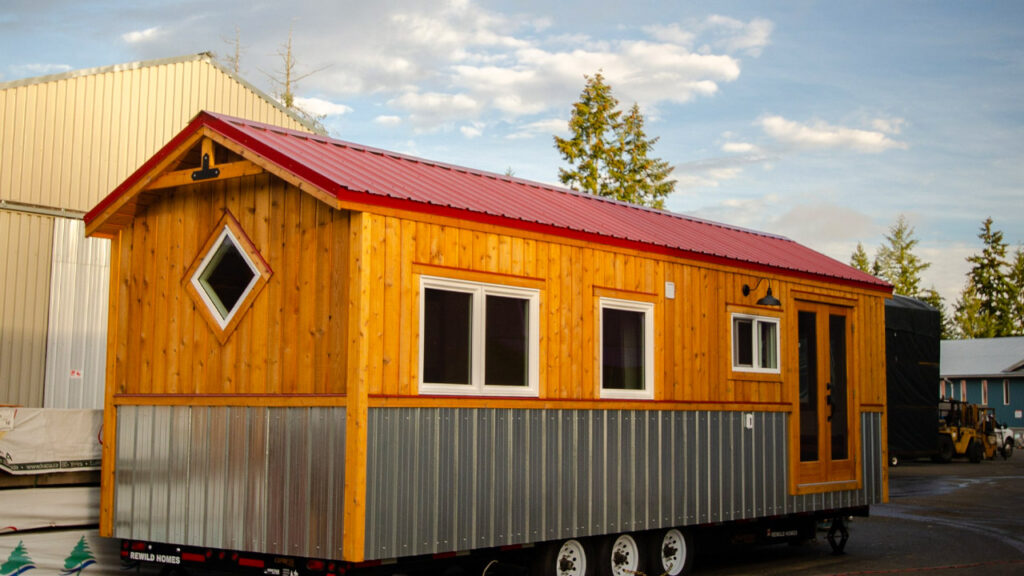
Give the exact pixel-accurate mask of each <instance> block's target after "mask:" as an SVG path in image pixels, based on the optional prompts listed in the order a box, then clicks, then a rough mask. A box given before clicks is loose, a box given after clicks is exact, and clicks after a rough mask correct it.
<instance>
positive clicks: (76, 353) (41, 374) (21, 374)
mask: <svg viewBox="0 0 1024 576" xmlns="http://www.w3.org/2000/svg"><path fill="white" fill-rule="evenodd" d="M201 110H209V111H216V112H222V113H225V114H231V115H234V116H239V117H242V118H246V119H249V120H255V121H258V122H263V123H267V124H273V125H278V126H283V127H286V128H291V129H296V130H302V131H310V132H312V131H313V126H312V125H311V124H310V123H308V122H306V121H304V120H303V119H302V118H301V117H300V116H299V115H297V114H295V113H294V112H293V111H289V110H287V109H285V108H284V107H283V106H281V105H280V104H279V103H277V102H276V101H274V100H273V99H272V98H270V97H269V96H267V95H266V94H264V93H263V92H261V91H259V90H257V89H256V88H255V87H253V86H252V85H251V84H249V83H248V82H246V81H245V80H243V79H242V78H240V77H239V76H237V75H236V74H233V73H232V72H230V71H229V70H227V69H226V68H224V67H223V66H221V65H220V64H218V63H217V62H216V61H215V60H214V59H213V57H212V56H211V55H210V54H208V53H203V54H195V55H190V56H184V57H179V58H169V59H163V60H151V61H146V62H134V63H130V64H119V65H115V66H108V67H104V68H93V69H87V70H78V71H73V72H68V73H64V74H58V75H52V76H42V77H37V78H27V79H23V80H16V81H13V82H6V83H0V405H3V404H13V405H20V406H30V407H41V406H45V407H51V408H101V407H102V405H103V394H102V391H103V382H104V374H103V370H104V346H105V344H106V335H105V334H106V302H107V281H108V274H109V264H108V260H109V243H108V241H107V240H97V239H86V238H85V237H84V232H83V226H82V222H81V216H82V214H83V213H84V211H85V210H87V209H88V208H89V207H91V206H93V205H95V204H96V202H98V201H99V200H100V199H101V198H103V197H104V196H105V195H106V194H107V193H109V192H110V191H111V190H112V189H114V187H116V186H117V184H118V183H120V182H122V181H124V180H125V178H127V177H128V175H130V174H131V173H133V172H134V171H135V170H136V169H137V168H138V167H139V166H140V165H141V164H142V163H143V162H144V161H145V160H146V159H147V158H149V157H150V156H152V155H153V154H154V153H155V152H156V151H157V150H159V149H160V147H161V146H163V145H164V144H165V143H166V142H167V141H168V140H169V139H170V138H171V137H172V136H173V135H175V134H177V133H178V132H179V131H180V130H181V129H182V128H183V127H184V126H185V125H186V124H187V123H188V122H189V120H191V119H192V118H193V117H194V116H195V115H196V114H197V113H198V112H199V111H201Z"/></svg>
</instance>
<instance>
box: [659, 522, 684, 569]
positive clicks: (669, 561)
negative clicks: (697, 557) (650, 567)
mask: <svg viewBox="0 0 1024 576" xmlns="http://www.w3.org/2000/svg"><path fill="white" fill-rule="evenodd" d="M688 552H689V551H688V550H687V549H686V539H685V538H683V533H682V532H680V531H679V530H676V529H675V528H673V529H671V530H669V531H668V532H665V535H664V536H663V537H662V539H661V547H660V553H659V554H658V557H659V558H661V567H660V570H659V571H660V572H664V573H666V574H668V575H669V576H678V575H679V574H682V573H683V566H684V565H686V554H687V553H688Z"/></svg>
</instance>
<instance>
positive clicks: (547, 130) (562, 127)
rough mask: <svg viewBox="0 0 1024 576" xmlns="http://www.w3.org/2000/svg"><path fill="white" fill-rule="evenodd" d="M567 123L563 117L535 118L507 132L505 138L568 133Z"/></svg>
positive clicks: (518, 138) (515, 138)
mask: <svg viewBox="0 0 1024 576" xmlns="http://www.w3.org/2000/svg"><path fill="white" fill-rule="evenodd" d="M568 133H569V123H568V122H567V121H566V120H565V119H563V118H548V119H545V120H537V121H535V122H530V123H529V124H524V125H522V126H519V130H518V131H516V132H514V133H512V134H509V135H508V136H507V137H506V138H508V139H509V140H521V139H524V138H534V137H536V136H544V137H546V138H550V137H551V135H552V134H563V135H564V134H568Z"/></svg>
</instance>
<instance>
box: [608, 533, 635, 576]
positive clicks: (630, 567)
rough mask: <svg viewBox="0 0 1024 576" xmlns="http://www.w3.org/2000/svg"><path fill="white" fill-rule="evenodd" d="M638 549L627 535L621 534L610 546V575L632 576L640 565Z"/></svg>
mask: <svg viewBox="0 0 1024 576" xmlns="http://www.w3.org/2000/svg"><path fill="white" fill-rule="evenodd" d="M639 556H640V549H639V547H638V546H637V545H636V540H634V539H633V537H632V536H630V535H629V534H621V535H620V536H619V537H618V538H616V539H615V543H614V544H612V557H611V559H610V562H611V563H612V574H614V575H615V576H633V574H634V573H635V572H636V569H637V567H638V566H639V565H640V560H639Z"/></svg>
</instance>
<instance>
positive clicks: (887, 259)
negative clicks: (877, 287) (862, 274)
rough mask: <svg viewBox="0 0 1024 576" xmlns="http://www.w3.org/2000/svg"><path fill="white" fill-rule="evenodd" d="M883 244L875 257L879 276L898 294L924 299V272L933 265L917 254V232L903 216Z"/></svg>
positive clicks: (886, 236)
mask: <svg viewBox="0 0 1024 576" xmlns="http://www.w3.org/2000/svg"><path fill="white" fill-rule="evenodd" d="M885 240H886V244H883V245H882V246H881V247H880V248H879V249H878V253H877V254H876V255H875V266H874V269H875V270H876V273H875V275H876V276H878V277H880V278H882V279H884V280H886V281H888V282H889V283H890V284H892V286H893V291H895V292H896V293H897V294H902V295H904V296H910V297H911V298H918V297H920V296H921V295H922V289H921V272H922V271H924V270H927V269H928V267H929V266H931V264H930V263H928V262H924V261H923V260H921V258H920V257H919V256H918V255H917V254H914V247H915V246H917V244H918V242H919V241H918V240H917V239H916V238H914V228H913V227H912V226H910V224H909V223H908V222H907V219H906V217H905V216H903V215H902V214H900V216H899V218H898V219H897V220H896V223H895V224H893V225H892V227H890V228H889V233H888V234H886V235H885Z"/></svg>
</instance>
